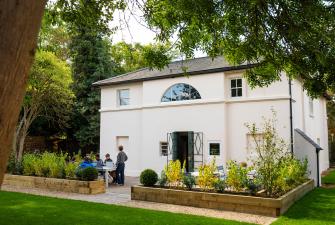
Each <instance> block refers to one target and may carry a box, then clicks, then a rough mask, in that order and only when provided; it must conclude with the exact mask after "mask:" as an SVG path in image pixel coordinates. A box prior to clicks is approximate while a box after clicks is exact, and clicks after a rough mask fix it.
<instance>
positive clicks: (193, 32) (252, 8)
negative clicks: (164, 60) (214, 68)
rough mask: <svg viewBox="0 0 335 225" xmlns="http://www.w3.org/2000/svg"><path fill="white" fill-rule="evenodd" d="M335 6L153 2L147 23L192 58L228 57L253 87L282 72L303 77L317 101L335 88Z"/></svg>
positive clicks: (318, 1)
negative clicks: (174, 39) (199, 52)
mask: <svg viewBox="0 0 335 225" xmlns="http://www.w3.org/2000/svg"><path fill="white" fill-rule="evenodd" d="M334 6H335V3H334V1H327V0H311V1H302V0H299V1H298V0H297V1H287V0H271V1H259V0H250V1H233V0H227V1H217V0H210V1H202V0H172V1H171V0H148V1H146V3H145V5H144V13H145V18H146V19H147V21H148V23H149V25H150V26H151V27H152V28H153V29H156V30H157V32H158V39H159V40H161V41H168V40H169V39H170V38H171V37H173V36H174V35H176V36H177V37H178V41H177V44H176V46H177V47H178V49H179V50H180V52H181V53H184V54H185V55H186V56H187V57H193V56H194V51H195V50H202V51H204V52H206V53H207V54H208V55H209V56H212V57H215V56H218V55H224V56H225V57H226V59H228V60H229V61H230V62H231V63H233V64H240V63H242V62H247V63H250V64H253V63H257V66H255V67H253V68H251V69H249V70H247V72H246V74H245V75H246V78H247V79H248V81H249V84H251V85H252V86H256V85H257V86H267V85H269V84H270V83H272V82H273V81H276V80H279V79H280V73H281V71H285V72H286V74H287V75H288V76H289V77H292V78H299V79H301V80H302V81H303V84H304V88H305V89H307V90H308V92H309V94H310V95H312V96H314V97H315V96H318V95H322V94H323V93H324V92H325V91H327V90H328V89H331V90H333V89H334V88H335V76H334V75H335V74H334V73H335V72H334V71H335V64H334V63H333V62H334V60H335V46H334V44H335V31H334V28H335V17H334V13H335V11H334V10H335V7H334Z"/></svg>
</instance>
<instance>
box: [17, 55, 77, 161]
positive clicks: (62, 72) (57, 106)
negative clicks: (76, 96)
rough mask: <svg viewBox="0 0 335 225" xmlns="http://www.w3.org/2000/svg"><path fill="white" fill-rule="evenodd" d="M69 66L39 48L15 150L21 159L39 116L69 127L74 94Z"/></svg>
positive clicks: (30, 77)
mask: <svg viewBox="0 0 335 225" xmlns="http://www.w3.org/2000/svg"><path fill="white" fill-rule="evenodd" d="M71 83H72V78H71V73H70V68H69V66H68V65H67V64H66V63H65V62H64V61H62V60H60V59H59V58H57V56H55V54H54V53H51V52H46V51H37V53H36V56H35V61H34V63H33V66H32V68H31V71H30V74H29V79H28V84H27V88H26V95H25V97H24V100H23V105H22V110H21V115H20V118H19V122H18V125H17V128H16V132H15V137H14V143H13V150H14V152H15V156H16V159H18V160H20V159H21V157H22V153H23V144H24V141H25V138H26V136H27V134H28V132H29V129H30V126H31V125H32V123H33V122H34V121H35V120H36V118H38V117H44V118H45V119H46V120H47V121H48V122H49V123H51V124H53V125H54V126H56V127H58V128H60V129H62V128H64V127H66V126H68V121H69V119H70V118H69V112H70V111H71V110H72V100H73V93H72V91H71V90H70V84H71Z"/></svg>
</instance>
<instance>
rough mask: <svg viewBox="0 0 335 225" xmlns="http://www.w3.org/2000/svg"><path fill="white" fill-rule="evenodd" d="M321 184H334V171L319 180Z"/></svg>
mask: <svg viewBox="0 0 335 225" xmlns="http://www.w3.org/2000/svg"><path fill="white" fill-rule="evenodd" d="M321 180H322V184H335V170H333V171H331V172H330V173H329V174H327V175H326V176H324V177H322V178H321Z"/></svg>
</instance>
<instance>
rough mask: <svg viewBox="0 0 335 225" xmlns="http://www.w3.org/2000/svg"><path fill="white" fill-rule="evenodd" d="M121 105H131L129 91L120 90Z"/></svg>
mask: <svg viewBox="0 0 335 225" xmlns="http://www.w3.org/2000/svg"><path fill="white" fill-rule="evenodd" d="M118 92H119V105H129V99H130V98H129V89H124V90H119V91H118Z"/></svg>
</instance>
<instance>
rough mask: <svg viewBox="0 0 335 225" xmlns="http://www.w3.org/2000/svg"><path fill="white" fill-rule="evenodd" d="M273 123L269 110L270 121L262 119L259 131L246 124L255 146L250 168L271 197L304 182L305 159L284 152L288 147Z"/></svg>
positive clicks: (274, 114)
mask: <svg viewBox="0 0 335 225" xmlns="http://www.w3.org/2000/svg"><path fill="white" fill-rule="evenodd" d="M276 122H277V120H276V113H275V112H274V111H273V118H272V119H264V122H263V127H262V128H257V127H256V125H255V124H251V125H247V128H248V129H249V133H250V135H251V137H252V138H253V140H254V143H255V148H254V151H255V153H256V157H255V158H254V159H253V162H254V166H255V169H256V170H257V174H258V178H259V181H260V183H261V184H262V187H263V188H264V189H265V191H266V194H267V195H268V196H271V197H277V196H279V195H282V194H284V193H286V192H287V191H289V190H291V189H292V188H294V187H295V186H297V185H299V184H301V183H302V182H303V181H304V180H306V179H307V176H306V175H307V160H305V161H304V162H300V161H299V160H297V159H295V158H294V157H293V156H292V155H290V154H288V153H287V150H288V145H287V143H285V141H284V139H283V138H281V137H280V136H279V134H278V132H277V129H276V126H275V125H276ZM260 134H262V135H261V138H260Z"/></svg>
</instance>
